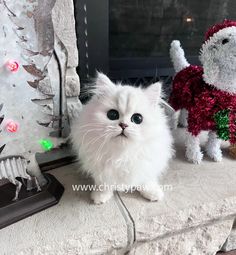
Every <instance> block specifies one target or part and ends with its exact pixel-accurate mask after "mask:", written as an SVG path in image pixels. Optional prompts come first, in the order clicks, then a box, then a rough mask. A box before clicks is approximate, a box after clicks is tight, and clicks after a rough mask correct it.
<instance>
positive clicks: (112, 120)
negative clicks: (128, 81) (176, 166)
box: [72, 73, 172, 204]
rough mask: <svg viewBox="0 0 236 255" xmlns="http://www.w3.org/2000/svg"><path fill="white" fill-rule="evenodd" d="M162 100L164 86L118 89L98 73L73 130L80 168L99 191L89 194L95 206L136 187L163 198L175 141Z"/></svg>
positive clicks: (153, 197)
mask: <svg viewBox="0 0 236 255" xmlns="http://www.w3.org/2000/svg"><path fill="white" fill-rule="evenodd" d="M160 95H161V84H160V83H155V84H153V85H151V86H150V87H148V88H147V89H141V88H135V87H131V86H122V85H121V84H117V85H115V84H114V83H112V82H111V81H110V79H109V78H108V77H107V76H105V75H104V74H101V73H98V75H97V79H96V81H95V95H94V96H93V97H92V99H91V100H90V101H89V102H88V104H87V105H85V106H84V107H83V110H82V112H81V114H80V116H79V118H78V120H77V121H76V122H75V123H74V124H73V125H72V139H73V144H74V148H75V149H76V151H77V152H78V155H79V159H80V161H81V163H82V168H83V170H84V171H85V172H86V173H88V174H89V175H90V176H92V178H93V179H94V181H95V184H96V185H97V188H98V189H100V190H97V191H93V192H92V194H91V198H92V200H93V201H94V202H95V203H97V204H100V203H104V202H106V201H107V200H109V199H110V198H111V197H112V195H113V191H112V189H111V188H113V190H114V189H123V190H124V187H125V188H128V187H130V188H134V187H136V188H137V189H138V190H139V191H140V193H141V194H142V195H143V196H144V197H145V198H147V199H149V200H151V201H156V200H161V199H162V197H163V191H162V190H161V188H160V187H159V185H158V177H159V176H160V174H161V173H162V172H163V171H164V170H165V169H166V167H167V165H168V160H169V159H170V158H171V156H172V136H171V133H170V130H169V127H168V125H167V120H166V116H165V114H164V111H163V109H162V108H161V107H160V105H159V103H160ZM99 185H100V186H99ZM103 185H105V186H103ZM108 185H110V186H109V187H110V189H108ZM115 186H116V188H115ZM99 187H100V188H99ZM104 187H105V189H103V188H104ZM141 187H142V190H140V189H141Z"/></svg>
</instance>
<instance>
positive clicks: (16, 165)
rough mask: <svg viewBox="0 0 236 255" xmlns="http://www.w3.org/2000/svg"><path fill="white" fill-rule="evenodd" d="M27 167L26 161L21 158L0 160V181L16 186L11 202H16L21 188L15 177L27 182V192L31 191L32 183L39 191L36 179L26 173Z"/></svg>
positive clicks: (14, 157) (13, 157)
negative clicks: (3, 180) (6, 181)
mask: <svg viewBox="0 0 236 255" xmlns="http://www.w3.org/2000/svg"><path fill="white" fill-rule="evenodd" d="M27 165H28V164H27V161H26V159H24V158H23V157H21V156H12V157H7V158H5V159H4V158H2V159H1V160H0V180H1V179H7V180H8V181H9V182H11V183H12V184H14V185H16V192H15V197H14V198H13V199H12V200H13V201H16V200H18V197H19V193H20V191H21V187H22V183H21V182H20V181H18V180H17V179H16V178H17V177H20V178H24V179H26V180H27V190H32V189H33V182H35V184H36V187H37V191H41V188H40V186H39V183H38V180H37V177H33V176H31V175H29V174H28V173H27Z"/></svg>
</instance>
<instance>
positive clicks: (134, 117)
mask: <svg viewBox="0 0 236 255" xmlns="http://www.w3.org/2000/svg"><path fill="white" fill-rule="evenodd" d="M131 121H132V122H134V123H135V124H141V123H142V122H143V116H142V115H141V114H139V113H135V114H133V115H132V117H131Z"/></svg>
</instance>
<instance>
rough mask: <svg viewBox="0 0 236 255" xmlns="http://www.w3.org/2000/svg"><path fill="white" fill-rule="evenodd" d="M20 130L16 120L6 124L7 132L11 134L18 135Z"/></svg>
mask: <svg viewBox="0 0 236 255" xmlns="http://www.w3.org/2000/svg"><path fill="white" fill-rule="evenodd" d="M18 129H19V124H18V123H17V122H15V121H14V120H8V121H7V123H6V130H7V131H8V132H10V133H16V132H17V131H18Z"/></svg>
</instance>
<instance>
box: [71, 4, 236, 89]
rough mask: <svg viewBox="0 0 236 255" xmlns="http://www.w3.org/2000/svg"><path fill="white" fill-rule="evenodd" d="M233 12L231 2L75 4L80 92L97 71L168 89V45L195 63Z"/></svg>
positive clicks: (118, 78) (123, 79)
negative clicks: (213, 30) (175, 43)
mask: <svg viewBox="0 0 236 255" xmlns="http://www.w3.org/2000/svg"><path fill="white" fill-rule="evenodd" d="M235 10H236V1H235V0H225V1H222V0H198V1H195V0H129V1H127V0H110V1H109V0H99V1H94V0H75V17H76V31H77V37H78V48H79V59H80V63H79V69H78V72H79V75H80V78H81V82H82V87H83V84H86V82H87V80H88V78H89V77H93V76H94V74H95V70H99V71H103V72H104V73H106V74H108V75H109V76H110V77H111V78H112V79H114V80H122V81H124V82H126V81H128V82H129V83H132V84H139V83H144V84H149V83H150V82H153V81H155V80H159V79H161V80H163V81H164V83H166V84H170V83H171V77H172V75H173V68H172V64H171V62H170V58H169V47H170V43H171V41H172V40H174V39H178V40H180V41H181V44H182V46H183V48H184V50H185V53H186V56H187V58H188V60H189V62H190V63H192V64H199V61H198V54H199V50H200V47H201V45H202V42H203V41H204V35H205V32H206V31H207V29H208V28H209V27H210V26H211V25H213V24H215V23H217V22H221V21H222V20H224V19H235V18H236V13H235ZM167 87H168V86H166V88H167Z"/></svg>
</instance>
